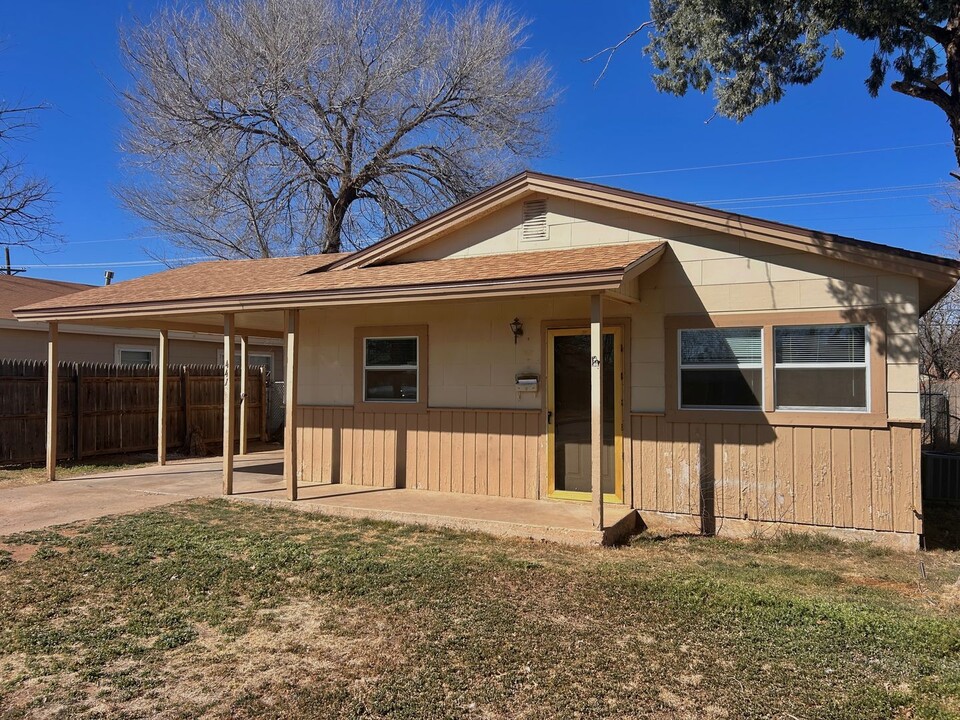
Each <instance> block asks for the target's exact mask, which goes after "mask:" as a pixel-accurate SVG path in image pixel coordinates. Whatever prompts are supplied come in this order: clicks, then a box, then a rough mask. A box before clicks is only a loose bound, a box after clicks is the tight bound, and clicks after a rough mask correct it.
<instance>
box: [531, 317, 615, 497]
mask: <svg viewBox="0 0 960 720" xmlns="http://www.w3.org/2000/svg"><path fill="white" fill-rule="evenodd" d="M622 413H623V339H622V333H621V329H620V328H619V327H611V328H606V329H604V332H603V453H602V457H601V462H600V475H601V481H602V482H601V484H602V487H603V493H604V500H606V501H608V502H622V501H623V432H622V428H623V425H622ZM547 473H548V479H549V497H553V498H562V499H569V500H589V499H590V490H591V488H590V483H591V473H590V329H589V328H565V329H558V330H548V331H547Z"/></svg>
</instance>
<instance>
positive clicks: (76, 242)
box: [49, 235, 164, 247]
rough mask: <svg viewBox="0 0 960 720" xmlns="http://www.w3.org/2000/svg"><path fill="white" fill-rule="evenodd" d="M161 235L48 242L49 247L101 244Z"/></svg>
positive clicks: (156, 238)
mask: <svg viewBox="0 0 960 720" xmlns="http://www.w3.org/2000/svg"><path fill="white" fill-rule="evenodd" d="M163 237H164V236H163V235H144V236H142V237H120V238H107V239H104V240H67V241H65V242H63V243H49V246H50V247H60V246H63V245H101V244H103V243H118V242H137V241H138V240H159V239H162V238H163Z"/></svg>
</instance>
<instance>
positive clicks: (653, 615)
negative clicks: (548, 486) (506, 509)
mask: <svg viewBox="0 0 960 720" xmlns="http://www.w3.org/2000/svg"><path fill="white" fill-rule="evenodd" d="M3 542H4V543H5V544H4V545H3V546H2V547H0V616H2V617H3V618H4V622H3V623H2V624H0V718H3V719H4V720H7V719H8V718H9V719H10V720H13V719H14V718H24V717H30V718H33V717H38V718H57V719H59V718H70V719H71V720H72V719H73V718H90V719H91V720H92V719H93V718H102V717H110V718H114V717H119V718H124V717H159V718H179V717H209V718H231V719H233V718H293V719H296V718H319V717H338V718H339V717H364V718H408V719H409V720H414V719H416V720H420V719H421V718H448V717H449V718H454V717H455V718H491V719H499V718H504V719H505V720H506V719H508V718H509V719H511V720H512V719H513V718H531V719H533V718H536V719H541V718H542V719H544V720H545V719H546V718H554V717H565V718H566V717H570V718H573V717H580V718H584V719H586V718H623V719H624V720H626V719H627V718H635V717H649V718H658V719H662V720H667V719H671V720H676V719H679V718H683V719H686V718H691V719H692V718H731V719H733V718H737V719H739V718H773V717H776V718H789V717H790V716H791V715H792V716H794V717H798V718H801V717H802V718H804V720H813V718H823V719H824V720H827V719H829V720H838V719H841V718H850V719H851V720H853V718H856V720H865V719H866V720H870V719H873V720H881V719H883V720H886V719H887V718H891V717H903V718H908V717H909V718H911V720H917V719H919V718H930V719H931V720H932V719H933V718H937V720H940V719H941V718H948V717H952V716H953V714H954V713H955V711H956V709H957V707H956V706H957V702H958V701H957V696H958V688H960V615H958V614H957V610H956V607H955V605H954V597H955V594H956V583H957V577H958V575H960V557H958V556H957V555H956V554H954V553H946V552H937V553H928V554H926V555H924V556H922V557H923V558H924V561H925V563H926V570H927V577H926V579H923V578H921V577H920V576H919V573H918V567H917V563H918V559H919V557H920V556H918V555H916V554H899V553H892V552H884V551H878V550H876V549H874V548H870V547H868V546H860V545H845V544H843V543H839V542H837V541H833V540H829V539H825V538H818V537H814V538H810V537H793V536H784V537H781V538H778V539H776V540H755V541H750V542H739V543H738V542H731V541H724V540H718V539H709V538H693V537H689V538H673V539H660V540H654V539H648V538H644V537H640V538H638V539H637V540H636V541H635V542H634V543H632V544H631V545H630V546H628V547H624V548H619V549H601V548H594V549H576V548H567V547H558V546H555V545H549V544H539V543H532V542H521V541H503V540H495V539H491V538H486V537H482V536H478V535H465V534H461V533H454V532H443V531H433V530H425V529H419V528H415V527H409V526H397V525H389V524H373V523H357V522H351V521H347V520H340V519H335V518H324V517H318V516H313V515H305V514H302V513H297V512H292V511H288V510H285V509H273V508H271V509H267V508H260V507H254V506H247V505H237V504H233V503H225V502H219V501H194V502H188V503H181V504H177V505H172V506H168V507H164V508H161V509H157V510H151V511H148V512H145V513H141V514H139V515H130V516H123V517H115V518H107V519H103V520H99V521H95V522H92V523H87V524H78V525H75V526H72V527H71V528H63V529H52V530H45V531H38V532H33V533H24V534H21V535H18V536H13V537H9V538H6V539H4V541H3ZM23 548H27V549H23Z"/></svg>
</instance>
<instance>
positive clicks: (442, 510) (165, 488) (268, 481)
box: [0, 450, 637, 545]
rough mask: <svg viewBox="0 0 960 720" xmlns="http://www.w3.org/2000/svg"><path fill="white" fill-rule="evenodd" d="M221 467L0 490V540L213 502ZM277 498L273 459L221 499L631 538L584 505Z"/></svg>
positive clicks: (388, 496)
mask: <svg viewBox="0 0 960 720" xmlns="http://www.w3.org/2000/svg"><path fill="white" fill-rule="evenodd" d="M222 478H223V459H222V458H219V457H209V458H203V459H196V458H191V459H186V460H171V461H169V462H168V463H167V464H166V465H163V466H159V465H158V466H152V467H138V468H130V469H126V470H120V471H117V472H110V473H103V474H101V475H90V476H85V477H78V478H71V479H69V480H62V481H60V482H57V483H51V484H48V485H32V486H28V487H22V488H13V489H11V490H7V491H5V494H4V505H5V508H6V509H7V510H9V514H8V513H6V512H4V513H0V534H6V533H13V532H22V531H27V530H35V529H39V528H41V527H46V526H49V525H57V524H62V523H69V522H76V521H78V520H88V519H93V518H96V517H101V516H104V515H112V514H118V513H129V512H137V511H140V510H144V509H147V508H150V507H156V506H158V505H163V504H167V503H174V502H180V501H183V500H189V499H195V498H219V497H222ZM299 490H300V493H299V497H298V499H297V500H296V501H290V500H288V499H287V498H286V485H285V483H284V481H283V451H282V450H268V451H263V452H255V453H250V454H248V455H245V456H242V457H238V458H237V461H236V465H235V467H234V488H233V494H232V495H230V496H229V499H230V500H233V501H237V502H248V503H258V504H264V505H276V506H282V507H287V508H292V509H296V510H301V511H304V512H314V513H319V514H323V515H332V516H337V517H347V518H353V519H357V520H382V521H389V522H398V523H408V524H415V525H424V526H428V527H437V528H450V529H454V530H465V531H474V532H483V533H487V534H490V535H496V536H499V537H514V538H530V539H534V540H543V541H552V542H558V543H563V544H568V545H599V544H614V543H617V542H621V541H622V540H623V539H624V538H625V537H627V536H629V535H630V534H632V532H634V530H635V528H636V523H637V515H636V512H635V511H633V510H632V509H630V508H629V507H626V506H624V505H609V504H608V505H607V507H606V509H607V523H606V527H605V529H604V530H603V531H600V530H597V529H595V528H594V526H593V522H592V519H591V506H590V503H575V502H562V501H551V500H523V499H516V498H502V497H489V496H483V495H466V494H459V493H450V492H437V491H432V490H418V489H412V488H385V487H371V486H366V485H364V486H361V485H349V484H339V483H333V484H331V483H323V484H319V483H303V484H301V485H300V487H299Z"/></svg>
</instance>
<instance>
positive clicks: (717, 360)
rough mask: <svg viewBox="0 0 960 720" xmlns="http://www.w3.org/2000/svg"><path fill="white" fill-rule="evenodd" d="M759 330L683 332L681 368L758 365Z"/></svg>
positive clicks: (728, 329) (759, 354)
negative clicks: (692, 366) (683, 366)
mask: <svg viewBox="0 0 960 720" xmlns="http://www.w3.org/2000/svg"><path fill="white" fill-rule="evenodd" d="M760 337H761V336H760V328H711V329H706V330H681V331H680V362H681V364H682V365H685V366H686V365H759V364H760V362H761V357H762V352H763V343H762V341H761V339H760Z"/></svg>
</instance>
